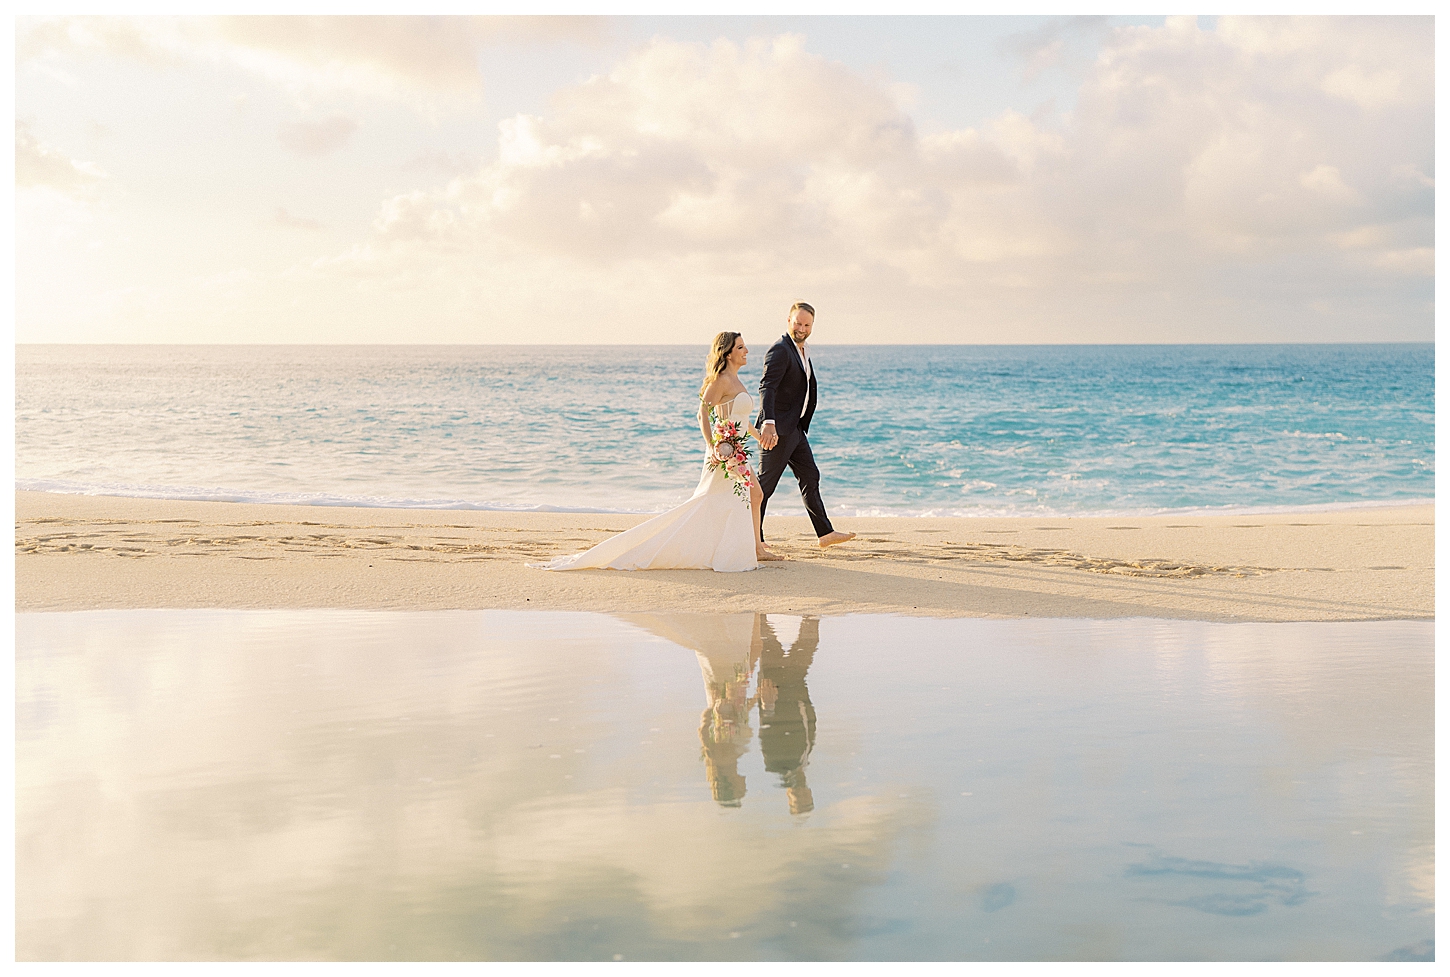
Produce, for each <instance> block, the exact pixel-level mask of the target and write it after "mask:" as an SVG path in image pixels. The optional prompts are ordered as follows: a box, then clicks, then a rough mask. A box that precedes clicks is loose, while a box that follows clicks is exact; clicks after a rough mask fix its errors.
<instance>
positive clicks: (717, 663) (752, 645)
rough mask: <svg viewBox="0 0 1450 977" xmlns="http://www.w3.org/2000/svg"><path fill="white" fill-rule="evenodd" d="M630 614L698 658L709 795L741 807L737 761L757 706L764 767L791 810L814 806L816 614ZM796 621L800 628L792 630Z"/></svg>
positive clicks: (741, 786)
mask: <svg viewBox="0 0 1450 977" xmlns="http://www.w3.org/2000/svg"><path fill="white" fill-rule="evenodd" d="M628 619H629V620H630V621H632V622H633V623H635V624H638V625H641V626H643V627H645V628H646V629H648V630H650V631H652V632H654V633H655V634H658V635H660V636H661V637H664V638H668V639H669V640H671V641H673V642H675V643H676V644H678V645H683V646H684V647H686V648H690V649H692V650H693V651H694V652H695V654H696V656H697V657H698V658H699V660H700V672H701V674H702V676H703V677H704V680H705V701H706V703H707V705H706V707H705V711H704V712H703V713H702V714H701V716H700V743H701V746H702V749H701V751H700V752H701V755H702V756H703V758H704V761H705V776H706V778H707V779H708V780H709V782H710V793H711V795H712V796H713V797H714V798H715V800H717V801H719V802H720V803H721V804H722V805H724V806H726V807H739V806H740V801H741V798H743V797H744V796H745V776H744V775H743V774H741V773H740V771H739V762H740V758H741V757H742V756H744V755H745V754H746V752H748V751H749V749H750V738H751V736H752V735H753V732H754V731H753V730H752V729H751V726H750V714H751V712H753V711H756V710H759V717H760V752H761V753H762V754H764V756H765V769H766V770H767V771H769V772H770V773H772V774H775V775H776V776H778V777H779V778H780V784H781V786H783V787H784V788H785V796H786V803H787V804H788V805H789V807H790V813H792V814H805V813H807V812H808V811H810V810H811V809H812V808H813V807H815V802H814V801H813V800H812V798H811V788H810V785H809V784H807V783H806V765H807V763H808V762H809V760H810V755H811V747H812V746H814V745H815V742H816V710H815V708H814V707H813V706H812V705H811V695H810V690H809V689H807V688H806V671H807V670H808V669H809V668H810V667H811V659H812V658H814V657H815V654H816V645H817V644H818V643H819V641H820V621H819V620H818V619H817V618H814V617H807V618H797V617H780V616H776V615H771V616H770V617H769V618H767V617H766V616H765V615H764V614H718V615H717V614H698V615H678V616H675V615H671V616H669V617H663V616H661V617H656V616H653V615H650V616H648V617H646V616H645V615H628ZM796 626H798V628H799V630H798V631H797V633H796V634H795V635H791V634H790V633H789V632H790V629H791V628H792V627H796ZM787 642H789V647H787V646H786V643H787ZM752 682H753V683H754V685H755V689H754V692H752V691H751V684H752Z"/></svg>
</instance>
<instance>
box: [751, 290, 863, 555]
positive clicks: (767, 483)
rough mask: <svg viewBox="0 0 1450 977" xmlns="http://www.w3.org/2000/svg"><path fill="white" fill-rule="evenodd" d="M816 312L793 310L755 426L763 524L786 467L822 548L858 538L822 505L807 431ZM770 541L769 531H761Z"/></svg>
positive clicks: (768, 370) (768, 359) (812, 402)
mask: <svg viewBox="0 0 1450 977" xmlns="http://www.w3.org/2000/svg"><path fill="white" fill-rule="evenodd" d="M815 321H816V310H815V309H813V308H811V307H810V306H809V305H807V304H806V303H804V302H797V303H796V304H795V305H792V306H791V307H790V313H789V318H788V319H787V329H786V334H785V335H784V336H781V337H780V341H779V342H777V343H776V344H775V345H774V346H772V347H770V351H769V352H768V353H766V354H765V370H764V371H763V372H762V373H761V375H760V414H759V416H758V417H757V418H756V421H755V426H756V428H757V429H758V430H759V431H760V448H761V452H760V491H761V494H762V495H763V496H764V498H762V499H761V500H760V521H761V524H762V527H763V526H764V523H765V505H766V503H768V502H769V501H770V496H771V493H772V492H774V491H775V484H776V483H777V482H779V481H780V476H781V475H783V474H785V467H786V466H787V465H789V466H790V470H791V471H792V472H793V473H794V474H795V477H796V481H797V482H799V483H800V487H801V498H802V499H803V500H804V501H805V504H806V512H807V514H809V515H810V517H811V525H812V526H814V527H815V529H816V536H817V537H818V542H819V543H820V545H821V549H825V548H826V547H827V546H835V545H836V544H837V543H844V542H846V540H848V539H854V538H855V537H856V534H855V533H841V532H837V531H836V530H834V529H832V528H831V520H830V519H828V518H827V517H826V506H825V503H823V502H821V491H820V484H821V472H820V470H819V469H818V468H816V460H815V458H813V457H811V445H810V442H809V441H807V440H806V431H808V430H809V429H810V426H811V415H812V414H814V413H815V411H816V372H815V370H813V369H812V368H811V353H810V349H809V348H808V347H807V346H806V339H808V338H809V337H810V334H811V326H812V325H813V324H814V323H815ZM760 540H761V542H765V530H764V528H762V529H761V532H760Z"/></svg>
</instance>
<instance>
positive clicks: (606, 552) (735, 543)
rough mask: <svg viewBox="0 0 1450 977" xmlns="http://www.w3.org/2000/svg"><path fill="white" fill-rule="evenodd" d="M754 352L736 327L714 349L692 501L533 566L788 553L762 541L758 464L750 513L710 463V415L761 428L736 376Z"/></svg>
mask: <svg viewBox="0 0 1450 977" xmlns="http://www.w3.org/2000/svg"><path fill="white" fill-rule="evenodd" d="M749 352H750V350H748V349H746V347H745V340H744V339H742V338H740V334H739V333H738V332H722V333H720V334H719V335H718V336H716V337H715V342H714V343H713V344H712V345H711V347H710V355H709V357H708V358H707V359H706V360H705V382H704V383H702V384H700V411H699V420H700V434H701V435H703V436H704V439H705V460H704V470H703V471H702V472H701V473H700V484H699V485H697V486H695V494H694V495H692V496H690V499H689V501H688V502H685V503H683V504H682V505H678V506H676V507H675V508H673V509H671V510H670V511H669V512H666V513H662V514H661V515H658V516H655V517H654V518H653V519H649V520H647V521H645V522H642V523H640V524H639V525H638V526H635V527H634V528H633V529H627V530H625V531H624V532H622V533H620V534H618V535H617V536H611V537H609V539H606V540H605V541H604V542H602V543H600V544H599V545H598V546H595V547H594V548H593V549H589V550H585V551H584V552H583V553H576V554H574V555H573V556H560V557H557V558H555V559H553V560H551V561H549V562H548V563H533V564H530V566H535V567H538V568H539V569H541V570H585V569H593V568H601V567H608V568H611V569H615V570H667V569H701V570H703V569H706V568H708V569H712V570H720V571H727V572H728V571H735V570H754V569H755V568H756V566H757V565H758V561H773V560H781V559H784V557H781V556H778V555H776V554H775V553H772V552H771V551H770V550H769V549H767V548H766V546H765V544H764V543H762V542H760V486H759V480H758V479H757V478H756V476H755V470H754V469H751V470H750V499H749V506H748V509H749V512H748V514H747V511H746V510H747V506H746V502H745V500H743V499H741V498H739V497H738V496H737V495H736V494H735V491H734V486H733V485H732V484H731V481H730V478H729V476H727V475H726V474H725V470H724V468H723V467H722V466H715V467H712V466H711V460H712V458H713V456H714V451H715V443H714V439H713V438H712V437H711V435H710V429H711V427H712V418H711V415H712V414H713V415H714V418H715V419H718V420H722V421H723V420H731V421H736V422H738V423H739V424H740V426H741V427H742V428H743V429H745V431H746V434H747V435H748V436H750V437H752V438H755V439H756V441H757V442H758V441H759V440H760V432H759V431H757V430H755V428H754V427H751V426H750V415H751V413H752V412H753V410H754V404H753V403H752V402H751V399H750V395H749V394H748V393H746V392H745V384H743V383H741V382H740V376H739V374H740V368H741V367H742V366H744V365H745V358H746V356H747V355H748V354H749Z"/></svg>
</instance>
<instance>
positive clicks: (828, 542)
mask: <svg viewBox="0 0 1450 977" xmlns="http://www.w3.org/2000/svg"><path fill="white" fill-rule="evenodd" d="M855 538H856V534H855V533H843V532H841V531H840V530H832V531H831V532H829V533H826V535H824V536H822V537H821V538H820V539H818V540H817V541H816V542H818V543H819V544H820V546H821V549H825V548H826V547H828V546H835V545H836V544H837V543H845V542H847V541H849V540H853V539H855Z"/></svg>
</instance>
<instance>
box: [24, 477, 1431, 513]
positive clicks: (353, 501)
mask: <svg viewBox="0 0 1450 977" xmlns="http://www.w3.org/2000/svg"><path fill="white" fill-rule="evenodd" d="M15 488H16V491H20V492H52V493H56V494H59V495H95V496H112V497H120V498H132V499H169V500H174V501H180V502H245V503H250V504H253V505H315V506H339V507H353V508H359V509H444V510H462V511H480V512H579V513H598V514H602V515H631V516H632V515H652V514H654V513H657V512H660V511H662V510H660V509H657V508H656V509H650V508H640V507H628V506H620V507H615V508H606V507H601V506H582V505H581V506H570V505H549V504H544V503H539V504H530V503H522V502H480V501H476V500H471V499H405V498H397V499H394V498H383V497H379V496H370V495H331V494H327V493H321V492H247V491H236V490H231V489H222V488H199V487H195V486H169V485H119V484H108V485H87V484H82V483H80V482H66V481H55V480H46V479H33V478H30V479H17V480H16V482H15ZM793 497H794V493H793V492H792V493H791V496H790V498H789V500H788V501H784V502H782V501H780V500H778V499H777V500H776V501H773V502H772V503H771V505H770V508H769V514H770V515H778V516H803V515H805V509H803V508H802V507H801V506H800V505H799V503H794V504H793V502H794V499H793ZM1434 502H1435V500H1434V499H1383V500H1361V501H1355V502H1336V503H1324V504H1318V505H1281V506H1199V507H1190V508H1180V509H1154V508H1122V509H1091V510H1065V509H1054V508H1050V507H1047V506H1022V507H1020V508H1014V507H1005V506H964V507H935V508H906V507H900V508H896V507H891V506H851V505H835V506H830V507H829V508H830V514H831V515H832V516H834V517H836V518H838V519H852V518H859V519H870V518H908V519H1070V518H1123V519H1130V518H1142V517H1145V516H1239V515H1288V514H1292V513H1313V512H1340V511H1345V510H1352V509H1385V508H1395V507H1399V506H1412V505H1433V504H1434Z"/></svg>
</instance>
